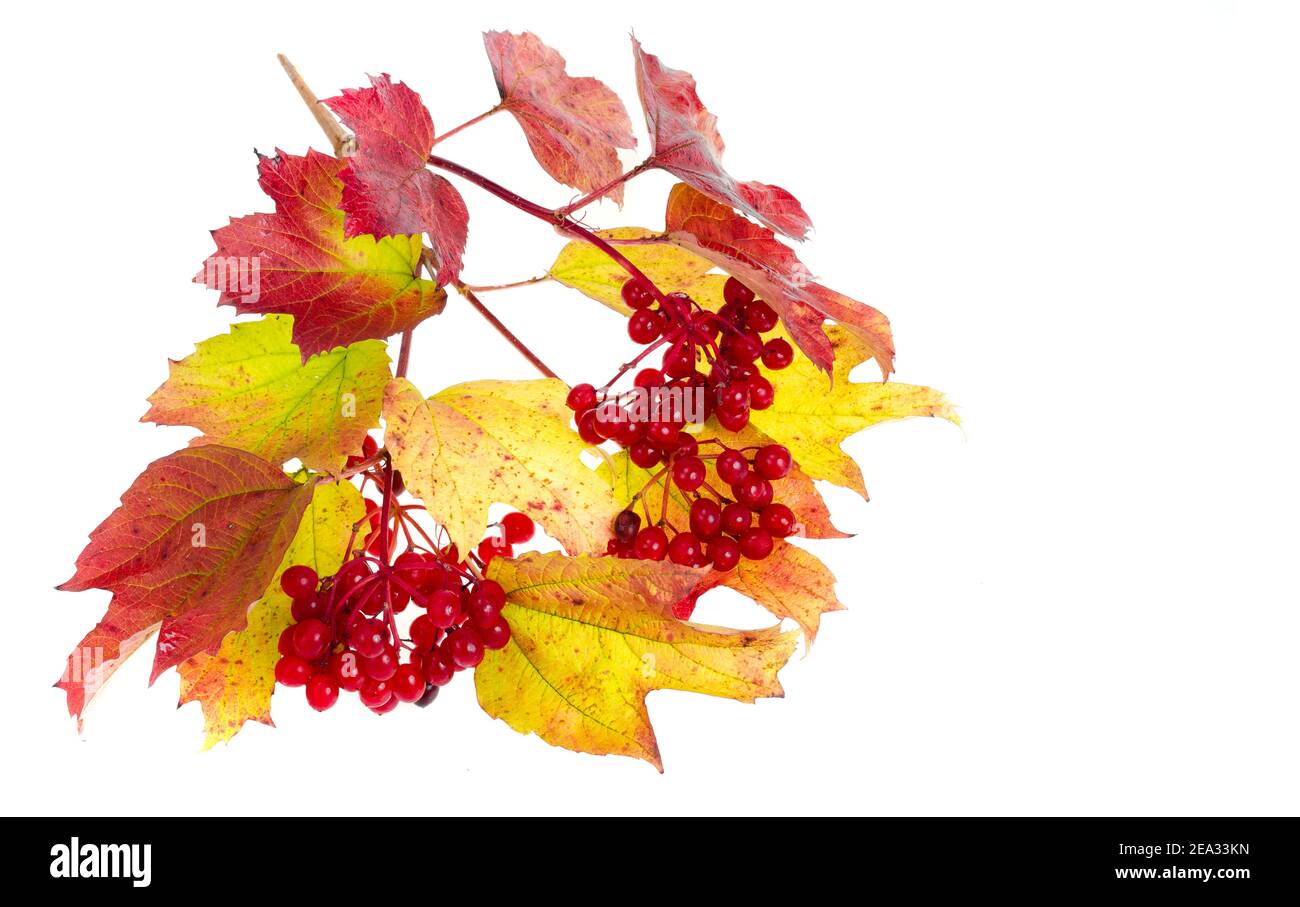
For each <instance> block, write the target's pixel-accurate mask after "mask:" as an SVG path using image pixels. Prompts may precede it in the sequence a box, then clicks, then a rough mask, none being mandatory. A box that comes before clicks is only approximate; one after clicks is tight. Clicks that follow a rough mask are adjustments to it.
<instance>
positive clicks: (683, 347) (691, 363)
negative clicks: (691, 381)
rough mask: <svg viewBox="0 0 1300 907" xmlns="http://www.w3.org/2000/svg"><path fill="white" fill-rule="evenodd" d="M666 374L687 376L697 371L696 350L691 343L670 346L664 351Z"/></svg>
mask: <svg viewBox="0 0 1300 907" xmlns="http://www.w3.org/2000/svg"><path fill="white" fill-rule="evenodd" d="M663 371H664V374H665V375H667V376H668V377H670V378H685V377H687V376H688V375H690V374H691V373H692V372H694V371H695V350H694V348H693V347H692V346H691V344H689V343H678V344H674V345H673V346H670V347H669V348H668V351H667V352H666V353H664V358H663Z"/></svg>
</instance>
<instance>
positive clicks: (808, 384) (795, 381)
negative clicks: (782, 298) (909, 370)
mask: <svg viewBox="0 0 1300 907" xmlns="http://www.w3.org/2000/svg"><path fill="white" fill-rule="evenodd" d="M826 335H827V340H828V342H829V343H830V345H831V348H832V351H833V354H834V360H835V371H834V375H833V377H832V381H831V386H830V387H829V388H828V387H827V386H826V377H825V376H824V375H823V374H822V373H821V372H819V371H818V370H817V369H816V368H815V367H813V365H812V364H811V363H810V362H808V361H807V360H806V359H801V358H799V357H795V360H794V362H793V363H792V364H791V365H790V366H789V367H788V368H786V369H785V370H784V371H781V372H778V373H777V374H779V375H780V390H778V391H777V394H776V398H775V400H774V401H773V403H772V405H771V407H769V408H768V409H763V410H752V411H751V412H750V414H749V418H750V422H751V423H752V424H753V425H754V426H756V427H757V428H759V429H761V430H762V431H764V432H766V433H767V434H768V435H770V436H771V437H772V438H773V439H774V440H776V441H778V442H779V443H781V444H784V445H785V446H786V447H788V448H790V453H791V454H792V455H793V456H794V459H795V460H796V461H797V462H798V463H799V465H800V466H801V467H802V468H803V470H804V471H805V472H806V473H808V475H810V476H812V477H813V478H815V479H826V480H827V481H829V482H833V483H835V484H836V485H842V486H844V487H846V488H851V489H853V490H854V491H856V492H858V493H859V494H860V495H862V497H864V498H865V497H866V496H867V489H866V486H865V484H864V483H863V481H862V470H861V469H860V468H859V467H858V464H857V463H855V462H854V461H853V458H852V457H850V456H849V455H848V454H846V453H845V452H844V451H843V449H842V448H841V447H840V445H841V443H842V442H843V441H844V440H845V439H846V438H848V437H849V436H850V435H852V434H855V433H857V432H859V431H861V430H862V429H864V428H869V427H871V426H872V425H878V424H879V423H881V422H889V421H894V420H898V419H907V418H911V417H913V416H937V417H939V418H942V419H947V420H948V421H950V422H953V423H954V424H960V419H958V417H957V413H956V411H955V410H954V409H953V408H952V405H951V404H949V403H948V400H947V398H945V397H944V395H943V394H942V393H940V392H939V391H937V390H934V389H933V388H929V387H920V386H917V385H913V384H899V383H898V382H896V381H888V382H883V381H868V382H854V381H850V380H849V373H850V372H851V371H852V370H853V368H854V367H855V366H857V365H860V364H861V363H863V362H865V361H866V360H867V359H868V358H869V357H870V356H871V355H872V351H871V348H870V346H869V345H868V344H867V343H866V342H865V341H864V340H863V339H862V338H861V337H860V336H858V335H857V334H854V333H853V332H852V331H849V330H846V329H845V328H844V327H843V326H841V325H830V326H828V327H827V328H826Z"/></svg>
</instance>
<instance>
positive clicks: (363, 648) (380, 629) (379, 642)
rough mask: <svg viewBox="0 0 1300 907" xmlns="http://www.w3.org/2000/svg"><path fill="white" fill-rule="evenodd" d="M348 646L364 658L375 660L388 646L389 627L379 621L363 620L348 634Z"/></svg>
mask: <svg viewBox="0 0 1300 907" xmlns="http://www.w3.org/2000/svg"><path fill="white" fill-rule="evenodd" d="M348 644H349V645H351V646H352V649H353V651H355V652H356V653H357V654H358V655H359V656H361V657H362V658H373V657H374V656H376V655H378V654H379V653H380V652H382V651H384V648H385V647H386V646H387V645H388V625H387V624H385V623H382V622H381V621H377V620H363V621H362V622H361V623H359V624H357V625H356V627H354V628H353V630H352V632H351V633H349V634H348Z"/></svg>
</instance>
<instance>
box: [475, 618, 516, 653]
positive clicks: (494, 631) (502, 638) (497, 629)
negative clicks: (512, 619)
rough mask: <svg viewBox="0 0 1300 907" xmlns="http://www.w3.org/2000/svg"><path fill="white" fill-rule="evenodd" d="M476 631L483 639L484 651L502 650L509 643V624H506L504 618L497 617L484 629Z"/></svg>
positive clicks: (481, 627) (482, 627)
mask: <svg viewBox="0 0 1300 907" xmlns="http://www.w3.org/2000/svg"><path fill="white" fill-rule="evenodd" d="M478 631H479V633H480V635H482V637H483V648H485V649H504V648H505V647H506V643H508V642H509V641H510V624H508V623H506V619H505V618H504V617H500V616H498V617H497V619H496V620H494V621H492V623H490V624H488V625H487V626H486V627H484V626H480V627H479V628H478Z"/></svg>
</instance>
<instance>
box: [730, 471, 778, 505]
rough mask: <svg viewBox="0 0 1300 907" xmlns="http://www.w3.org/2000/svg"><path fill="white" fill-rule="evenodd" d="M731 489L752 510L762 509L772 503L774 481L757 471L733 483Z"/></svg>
mask: <svg viewBox="0 0 1300 907" xmlns="http://www.w3.org/2000/svg"><path fill="white" fill-rule="evenodd" d="M731 490H732V491H733V492H734V493H735V495H736V500H738V501H740V503H742V504H744V505H745V506H746V507H748V508H749V509H750V510H762V509H763V508H764V507H766V506H767V505H768V504H771V503H772V483H771V482H769V481H768V480H767V479H765V478H763V477H762V476H760V475H757V474H755V473H750V474H749V475H747V476H745V478H743V479H741V480H740V481H739V482H737V483H736V484H735V485H732V486H731Z"/></svg>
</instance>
